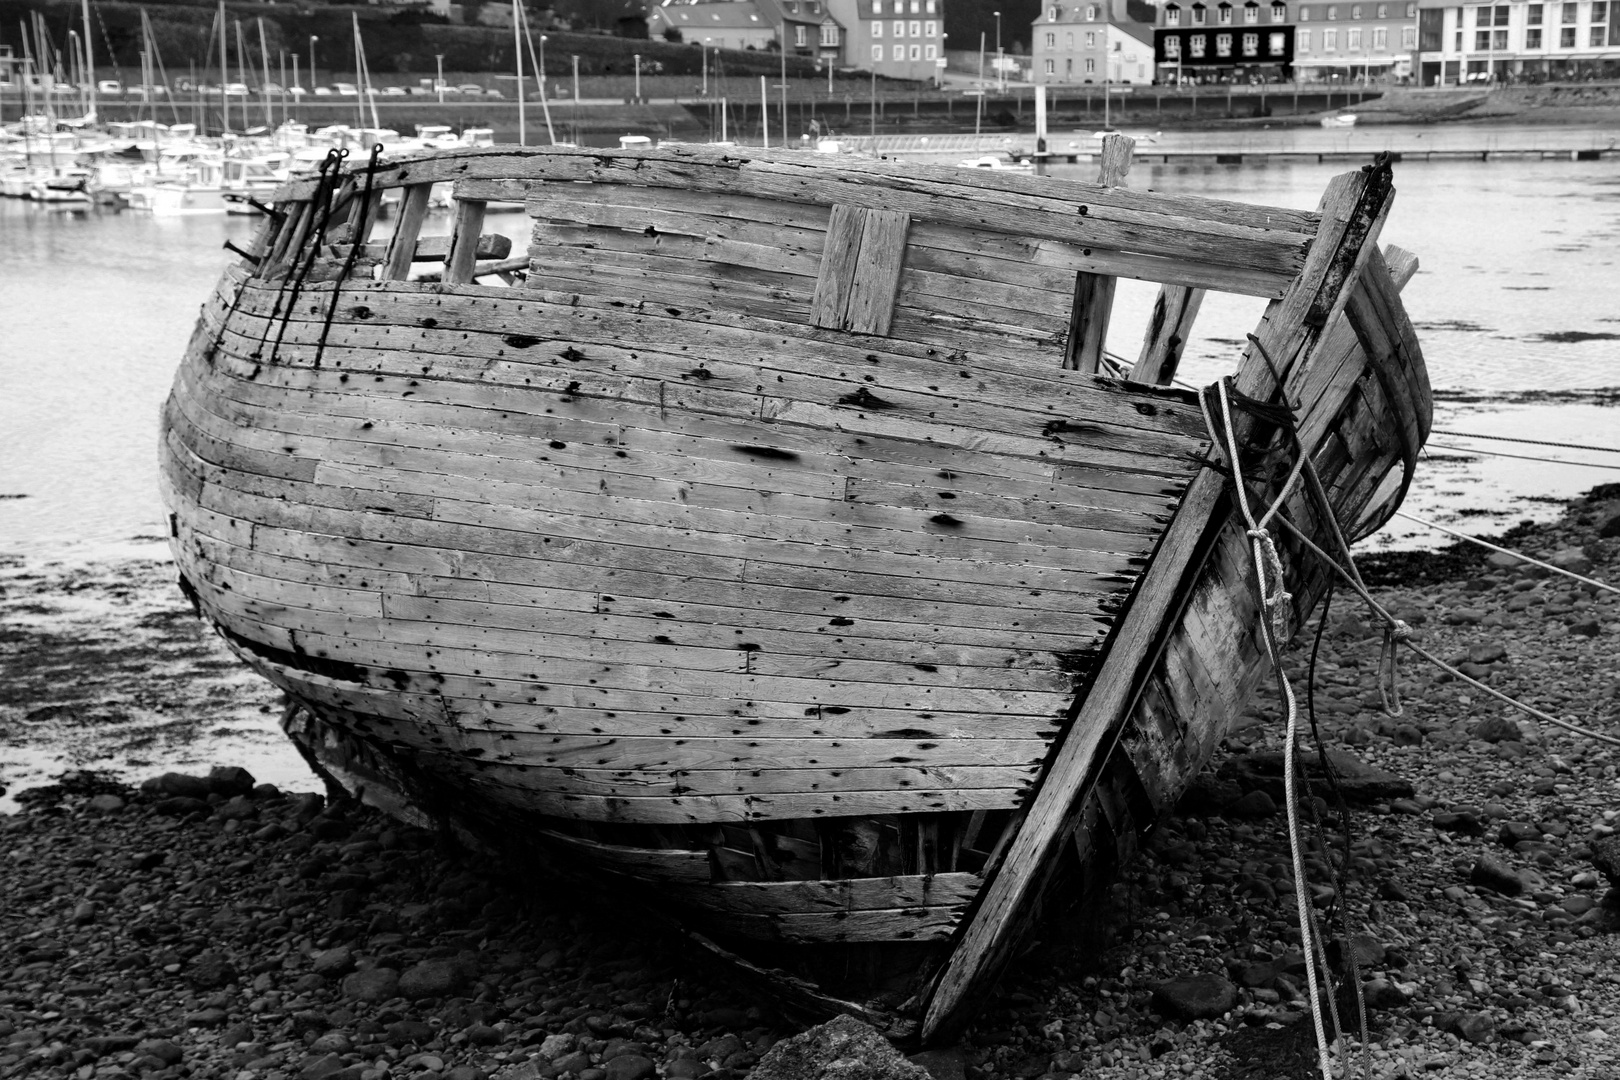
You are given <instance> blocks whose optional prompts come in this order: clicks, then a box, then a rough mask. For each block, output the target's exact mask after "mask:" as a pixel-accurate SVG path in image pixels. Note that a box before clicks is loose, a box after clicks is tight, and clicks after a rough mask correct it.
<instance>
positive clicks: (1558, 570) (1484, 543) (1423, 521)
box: [1395, 510, 1620, 594]
mask: <svg viewBox="0 0 1620 1080" xmlns="http://www.w3.org/2000/svg"><path fill="white" fill-rule="evenodd" d="M1395 516H1396V517H1403V518H1405V519H1406V520H1407V521H1415V522H1417V523H1418V524H1419V525H1424V526H1427V527H1428V528H1431V529H1435V530H1438V531H1439V532H1443V533H1447V534H1449V535H1451V536H1455V537H1457V538H1458V539H1459V540H1468V541H1471V542H1473V543H1475V544H1478V545H1479V546H1480V547H1485V548H1490V549H1491V550H1492V551H1499V552H1501V553H1502V554H1503V555H1511V556H1513V557H1514V558H1515V559H1518V560H1520V561H1521V562H1527V563H1529V564H1530V565H1531V566H1539V567H1541V568H1542V569H1543V570H1551V571H1552V572H1553V573H1555V574H1562V575H1564V576H1565V577H1567V578H1573V579H1574V580H1576V581H1579V582H1581V583H1582V584H1583V585H1591V586H1593V587H1595V588H1599V589H1603V590H1605V591H1607V592H1612V593H1616V594H1620V589H1617V588H1615V587H1614V586H1613V585H1609V584H1605V583H1604V582H1601V581H1598V580H1597V579H1596V578H1589V577H1586V576H1585V575H1583V574H1577V573H1575V572H1574V571H1573V570H1565V569H1564V568H1562V567H1559V566H1554V565H1553V564H1552V563H1546V562H1542V561H1541V560H1540V559H1532V558H1531V557H1530V556H1528V555H1524V554H1521V553H1520V552H1517V551H1514V550H1512V549H1511V548H1505V547H1498V546H1497V545H1495V544H1493V543H1491V542H1490V541H1489V540H1481V539H1480V538H1479V537H1477V536H1470V535H1469V534H1468V533H1465V532H1458V531H1457V530H1456V529H1448V528H1446V526H1444V525H1441V524H1438V523H1437V522H1433V521H1430V520H1428V519H1427V518H1420V517H1418V516H1417V515H1416V514H1408V513H1407V512H1406V511H1404V510H1397V511H1395Z"/></svg>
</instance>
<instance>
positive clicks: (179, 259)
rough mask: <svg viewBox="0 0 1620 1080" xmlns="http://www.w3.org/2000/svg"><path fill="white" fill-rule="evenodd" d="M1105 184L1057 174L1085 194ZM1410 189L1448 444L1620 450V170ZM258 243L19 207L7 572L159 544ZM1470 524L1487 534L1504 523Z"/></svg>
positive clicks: (1430, 505)
mask: <svg viewBox="0 0 1620 1080" xmlns="http://www.w3.org/2000/svg"><path fill="white" fill-rule="evenodd" d="M1472 130H1473V131H1474V132H1475V133H1476V134H1475V137H1478V135H1477V132H1478V130H1479V129H1472ZM1369 132H1371V133H1373V134H1379V132H1378V129H1369ZM1441 134H1443V133H1436V137H1439V136H1440V135H1441ZM1328 135H1332V136H1333V137H1337V138H1345V137H1347V136H1343V135H1339V134H1337V133H1328ZM1267 136H1270V137H1272V138H1273V139H1274V140H1279V141H1278V142H1277V146H1278V148H1283V142H1285V141H1286V140H1288V139H1299V138H1321V137H1322V136H1318V135H1314V134H1309V133H1307V134H1305V135H1301V134H1299V133H1298V132H1277V133H1253V132H1249V133H1242V134H1241V136H1238V135H1233V138H1239V137H1241V139H1242V140H1244V141H1245V145H1247V146H1249V147H1254V146H1255V145H1256V140H1260V139H1263V138H1265V137H1267ZM1199 137H1206V136H1199ZM1369 137H1370V136H1369ZM1381 137H1384V138H1386V139H1387V137H1388V136H1387V135H1383V136H1381ZM1447 137H1450V136H1447ZM1580 137H1584V138H1599V137H1600V133H1594V132H1583V133H1582V134H1581V136H1580ZM1611 138H1612V134H1611ZM1094 168H1095V167H1094V166H1090V165H1078V166H1059V167H1056V168H1055V169H1054V170H1053V173H1054V175H1072V176H1076V177H1086V176H1089V175H1091V173H1092V170H1094ZM1346 168H1347V166H1345V165H1343V164H1337V165H1334V164H1327V165H1314V164H1273V165H1254V166H1241V167H1234V166H1216V165H1203V166H1165V165H1139V166H1138V167H1137V169H1136V170H1134V171H1133V173H1132V174H1131V177H1130V181H1131V184H1132V186H1135V187H1139V188H1153V189H1159V190H1166V191H1182V192H1195V193H1199V194H1205V195H1210V196H1215V197H1224V198H1232V199H1240V200H1245V201H1254V202H1267V203H1272V204H1278V205H1285V206H1294V207H1313V206H1314V205H1315V204H1316V202H1317V199H1318V198H1319V197H1320V195H1321V192H1322V190H1323V188H1324V186H1325V185H1326V183H1327V180H1328V178H1329V177H1331V176H1333V175H1334V174H1336V173H1339V172H1343V171H1344V170H1345V169H1346ZM1396 182H1397V189H1398V194H1397V197H1396V202H1395V206H1394V210H1393V211H1392V213H1391V214H1390V217H1389V220H1388V223H1387V225H1386V226H1385V229H1384V234H1383V239H1384V241H1385V242H1388V243H1395V244H1399V245H1401V246H1402V247H1406V248H1408V249H1409V250H1412V251H1415V252H1417V253H1418V255H1419V257H1420V259H1421V261H1422V268H1421V269H1420V271H1419V273H1418V276H1417V277H1416V278H1415V279H1414V280H1413V281H1412V283H1411V284H1410V285H1409V286H1408V288H1407V291H1406V302H1407V305H1408V308H1409V310H1410V311H1411V314H1412V318H1413V320H1414V322H1415V323H1416V325H1417V328H1418V330H1419V334H1420V336H1421V339H1422V341H1423V345H1424V350H1425V354H1426V357H1427V360H1428V364H1429V369H1430V372H1431V378H1432V380H1433V383H1434V385H1435V387H1436V389H1437V390H1440V391H1455V392H1457V394H1458V395H1464V394H1466V395H1468V396H1470V397H1471V398H1473V399H1477V400H1468V401H1463V400H1460V398H1459V400H1456V401H1454V402H1452V403H1449V404H1447V405H1445V406H1444V408H1443V409H1442V419H1441V422H1440V423H1439V425H1438V426H1440V427H1442V428H1446V429H1450V430H1461V431H1480V432H1484V433H1486V434H1511V435H1530V436H1531V437H1538V438H1549V439H1556V440H1557V441H1564V442H1578V443H1586V444H1600V445H1616V446H1620V431H1617V430H1615V429H1616V423H1615V420H1616V416H1617V414H1616V413H1615V412H1614V410H1613V409H1611V408H1610V407H1609V406H1608V402H1610V400H1611V398H1612V395H1605V394H1602V393H1599V392H1597V391H1599V390H1601V389H1602V388H1614V387H1617V386H1620V289H1617V286H1616V282H1617V281H1620V270H1617V261H1620V254H1617V252H1620V242H1617V241H1620V173H1617V172H1616V170H1615V168H1614V164H1613V162H1612V161H1597V162H1567V161H1565V162H1554V161H1546V162H1543V161H1493V162H1487V163H1479V162H1444V163H1412V164H1403V165H1401V166H1398V170H1397V174H1396ZM490 226H491V227H492V228H494V229H499V230H501V231H504V232H506V233H508V234H509V235H512V236H513V237H514V238H515V239H517V240H518V241H519V242H520V243H521V242H524V240H525V234H526V232H527V219H526V218H524V216H523V215H522V214H521V213H508V214H495V215H492V220H491V222H490ZM253 228H254V224H253V222H252V221H250V220H248V219H242V218H227V217H223V216H211V217H192V218H168V219H163V218H152V217H150V216H146V215H139V214H128V213H126V214H105V215H102V214H92V215H87V216H82V217H81V216H74V215H65V214H60V213H53V212H49V211H43V210H41V209H39V208H38V207H35V206H33V205H30V204H26V203H18V202H13V201H9V200H0V462H3V463H4V464H3V465H0V496H6V497H5V498H0V552H6V551H11V552H26V553H31V554H61V553H65V552H67V551H69V550H73V549H79V548H88V549H90V550H92V551H93V550H95V549H98V548H99V547H101V546H104V545H107V544H110V543H115V542H118V541H121V540H125V539H128V538H130V537H133V536H139V535H159V534H161V532H162V514H161V508H160V505H159V502H158V498H157V495H156V456H157V454H156V438H157V436H156V429H157V413H158V409H159V407H160V406H161V404H162V402H163V398H164V395H165V394H166V393H167V391H168V384H169V379H170V377H171V374H172V372H173V369H174V366H175V364H176V362H177V361H178V359H179V357H180V355H181V352H182V351H183V349H184V347H185V342H186V339H187V336H188V335H189V334H190V332H191V328H192V324H193V321H194V319H195V315H196V310H197V306H198V304H199V303H200V302H201V300H202V298H203V297H204V295H206V293H207V292H208V289H209V287H210V286H211V284H212V283H213V281H214V279H215V277H216V276H217V274H218V273H219V271H220V269H221V268H222V267H223V266H224V264H225V262H226V260H227V259H228V257H229V256H228V255H227V254H226V253H225V252H224V251H222V250H221V245H222V244H223V242H224V241H225V240H227V239H229V240H233V241H235V242H236V243H237V244H245V243H246V242H247V240H248V239H249V237H250V235H251V232H252V230H253ZM1154 292H1155V288H1154V287H1153V286H1149V285H1146V284H1144V283H1140V282H1122V283H1121V286H1120V289H1119V300H1118V305H1117V308H1116V311H1115V315H1114V318H1113V323H1112V330H1111V333H1110V337H1109V345H1110V348H1111V349H1112V350H1114V351H1115V352H1118V353H1121V354H1123V355H1127V356H1130V355H1134V354H1135V353H1136V351H1137V350H1138V349H1139V347H1140V336H1141V328H1142V327H1143V325H1144V324H1145V321H1146V317H1147V312H1148V310H1149V308H1150V306H1151V304H1152V300H1153V295H1154ZM1262 307H1263V304H1262V302H1260V301H1256V300H1249V299H1244V298H1237V297H1224V296H1211V297H1210V298H1209V300H1208V301H1206V303H1205V305H1204V308H1203V311H1202V313H1201V314H1200V316H1199V323H1198V326H1197V330H1196V338H1195V341H1194V342H1193V345H1192V347H1191V348H1189V350H1188V359H1187V361H1186V363H1185V365H1184V368H1183V377H1184V378H1186V379H1187V380H1189V381H1191V382H1194V383H1197V384H1202V383H1205V382H1207V381H1209V380H1210V379H1212V378H1214V377H1216V376H1218V375H1220V374H1222V373H1224V372H1226V371H1228V370H1230V369H1231V365H1232V363H1233V361H1234V360H1235V358H1236V357H1237V355H1238V353H1239V351H1240V350H1241V347H1242V342H1243V338H1244V335H1245V334H1246V333H1247V332H1248V331H1250V330H1251V329H1253V327H1254V325H1255V324H1256V322H1257V321H1258V318H1259V314H1260V311H1261V309H1262ZM1550 390H1557V391H1565V392H1568V393H1567V394H1566V395H1565V396H1563V397H1561V398H1560V399H1559V400H1557V401H1554V402H1551V403H1548V402H1536V401H1531V400H1525V395H1534V394H1536V393H1540V392H1545V391H1550ZM1435 441H1436V443H1437V444H1438V443H1439V442H1440V441H1441V440H1440V439H1439V438H1438V437H1437V438H1436V440H1435ZM1447 445H1459V446H1470V447H1479V446H1483V447H1485V448H1487V449H1494V450H1507V451H1510V452H1524V453H1528V454H1531V455H1535V456H1548V457H1551V456H1557V457H1562V458H1566V459H1568V460H1571V461H1592V462H1600V463H1601V462H1606V463H1607V464H1609V465H1611V466H1620V455H1602V454H1589V453H1579V452H1573V451H1557V452H1550V451H1543V450H1537V449H1534V448H1526V447H1516V446H1509V445H1505V444H1502V445H1498V444H1489V443H1467V442H1463V441H1459V440H1456V439H1451V440H1448V442H1447ZM1435 456H1436V457H1437V458H1438V457H1439V456H1440V452H1439V451H1436V453H1435ZM1425 473H1426V475H1425V476H1423V477H1420V481H1419V484H1418V486H1417V488H1416V489H1415V492H1414V496H1413V502H1412V507H1413V508H1414V509H1416V511H1417V512H1419V513H1424V514H1426V515H1428V514H1435V515H1447V516H1449V518H1450V519H1451V520H1458V516H1457V515H1458V513H1460V512H1462V511H1468V512H1470V513H1472V512H1473V511H1477V510H1478V509H1480V508H1481V507H1482V506H1490V505H1495V506H1496V507H1497V508H1499V509H1502V510H1504V511H1505V516H1501V515H1499V517H1500V521H1507V522H1511V521H1514V520H1517V519H1518V518H1520V517H1535V516H1538V513H1544V512H1545V511H1544V510H1542V509H1541V508H1540V507H1538V506H1537V504H1535V503H1529V502H1525V501H1524V500H1525V499H1526V497H1528V496H1546V495H1562V494H1573V493H1575V492H1577V491H1579V490H1582V489H1584V488H1585V487H1589V486H1590V485H1591V484H1594V483H1598V482H1602V481H1604V480H1608V479H1620V476H1616V475H1614V470H1613V469H1612V468H1610V469H1600V468H1589V467H1585V466H1570V465H1562V464H1546V463H1537V462H1527V461H1517V460H1513V459H1509V458H1499V457H1484V456H1481V457H1478V458H1476V459H1475V460H1474V461H1472V462H1469V463H1467V464H1466V465H1463V466H1458V465H1456V464H1454V463H1447V464H1445V465H1444V466H1443V467H1432V468H1429V469H1426V470H1425ZM1428 473H1433V475H1427V474H1428ZM1452 492H1460V493H1461V494H1455V495H1454V494H1450V493H1452ZM1469 520H1470V524H1471V527H1476V528H1479V529H1486V528H1490V527H1494V526H1495V525H1497V524H1499V523H1500V521H1498V520H1493V519H1485V520H1481V519H1479V518H1469ZM1391 539H1395V540H1398V541H1399V542H1401V543H1403V544H1404V543H1411V542H1414V541H1415V540H1416V539H1417V537H1416V536H1414V535H1413V534H1411V532H1410V530H1408V531H1407V532H1406V533H1402V532H1401V530H1400V529H1395V530H1392V532H1391V536H1390V537H1385V538H1383V540H1384V542H1386V543H1387V542H1390V541H1391Z"/></svg>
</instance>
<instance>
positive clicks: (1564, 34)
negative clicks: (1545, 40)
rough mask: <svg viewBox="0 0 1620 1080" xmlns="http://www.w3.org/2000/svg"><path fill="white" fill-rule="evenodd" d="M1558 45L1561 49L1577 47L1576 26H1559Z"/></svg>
mask: <svg viewBox="0 0 1620 1080" xmlns="http://www.w3.org/2000/svg"><path fill="white" fill-rule="evenodd" d="M1558 47H1559V48H1560V49H1573V48H1574V47H1575V28H1574V27H1573V26H1564V27H1560V28H1559V30H1558Z"/></svg>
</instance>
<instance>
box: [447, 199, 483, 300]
mask: <svg viewBox="0 0 1620 1080" xmlns="http://www.w3.org/2000/svg"><path fill="white" fill-rule="evenodd" d="M484 206H485V203H484V202H483V201H481V200H479V199H458V200H457V201H456V220H455V225H454V226H453V227H452V228H451V231H450V254H449V256H448V257H447V258H446V259H445V262H444V283H445V284H446V285H465V284H467V283H468V282H469V281H471V280H472V277H473V270H474V268H475V267H476V266H477V263H478V233H479V231H480V230H481V229H483V227H484Z"/></svg>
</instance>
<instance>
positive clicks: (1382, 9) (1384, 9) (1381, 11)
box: [1378, 4, 1389, 19]
mask: <svg viewBox="0 0 1620 1080" xmlns="http://www.w3.org/2000/svg"><path fill="white" fill-rule="evenodd" d="M1378 17H1379V18H1380V19H1387V18H1389V5H1388V4H1379V5H1378Z"/></svg>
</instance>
